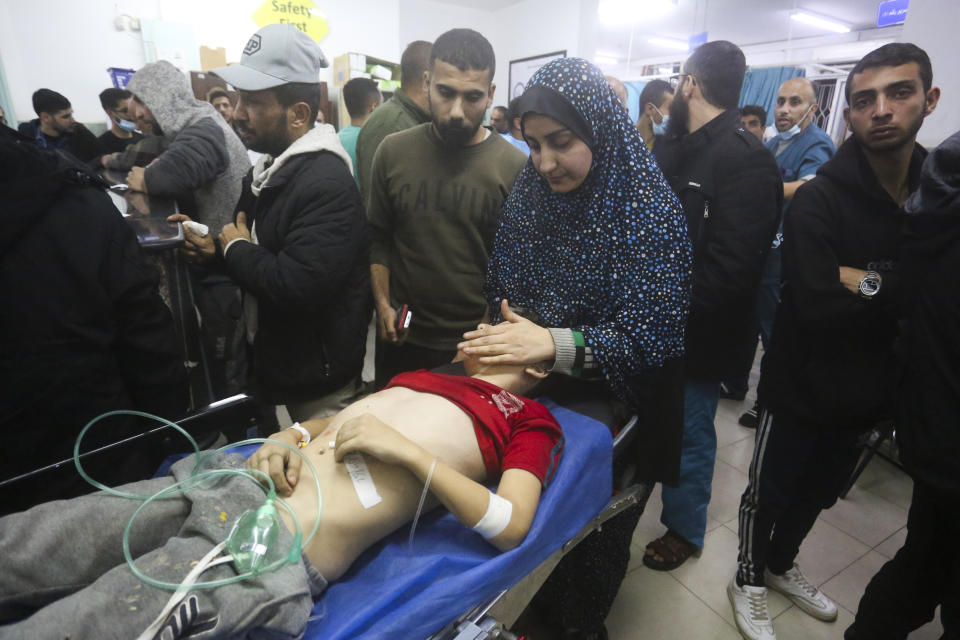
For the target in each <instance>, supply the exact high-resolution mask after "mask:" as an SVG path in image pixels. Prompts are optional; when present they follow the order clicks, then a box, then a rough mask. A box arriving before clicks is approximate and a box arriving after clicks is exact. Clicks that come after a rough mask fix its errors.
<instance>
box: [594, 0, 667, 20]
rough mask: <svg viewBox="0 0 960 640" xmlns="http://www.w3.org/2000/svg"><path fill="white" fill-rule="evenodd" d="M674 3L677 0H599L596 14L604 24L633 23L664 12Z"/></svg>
mask: <svg viewBox="0 0 960 640" xmlns="http://www.w3.org/2000/svg"><path fill="white" fill-rule="evenodd" d="M676 4H677V0H601V2H600V5H599V6H598V7H597V15H599V16H600V22H602V23H604V24H608V25H618V24H633V23H635V22H639V21H641V20H647V19H649V18H651V17H655V16H658V15H661V14H663V13H666V12H667V11H669V10H670V9H671V8H673V7H674V6H675V5H676Z"/></svg>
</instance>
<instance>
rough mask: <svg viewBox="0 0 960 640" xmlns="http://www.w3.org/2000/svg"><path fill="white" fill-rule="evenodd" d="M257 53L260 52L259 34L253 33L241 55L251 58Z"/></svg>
mask: <svg viewBox="0 0 960 640" xmlns="http://www.w3.org/2000/svg"><path fill="white" fill-rule="evenodd" d="M257 51H260V34H259V33H255V34H253V35H252V36H250V40H249V41H247V46H245V47H244V48H243V54H244V55H246V56H252V55H253V54H255V53H256V52H257Z"/></svg>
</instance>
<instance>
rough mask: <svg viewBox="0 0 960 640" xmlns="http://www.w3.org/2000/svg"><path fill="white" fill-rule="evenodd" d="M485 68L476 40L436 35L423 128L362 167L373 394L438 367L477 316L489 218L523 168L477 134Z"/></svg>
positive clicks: (482, 45) (468, 34)
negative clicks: (373, 329)
mask: <svg viewBox="0 0 960 640" xmlns="http://www.w3.org/2000/svg"><path fill="white" fill-rule="evenodd" d="M495 64H496V63H495V59H494V54H493V47H491V46H490V43H489V42H488V41H487V39H486V38H484V37H483V36H482V35H480V34H479V33H477V32H476V31H473V30H471V29H453V30H451V31H448V32H446V33H444V34H443V35H441V36H440V37H439V38H438V39H437V41H436V42H435V43H434V45H433V49H432V50H431V52H430V68H429V71H427V72H426V74H425V75H426V79H427V81H428V86H429V100H430V110H431V112H432V114H433V115H432V118H433V121H432V122H429V123H426V124H422V125H419V126H417V127H413V128H412V129H407V130H406V131H401V132H399V133H395V134H393V135H390V136H388V137H387V138H386V139H384V141H383V142H382V143H381V145H380V148H379V149H378V150H377V154H376V157H375V158H374V162H373V171H372V174H373V176H372V180H371V185H370V198H369V202H368V208H367V215H368V217H369V219H370V224H371V226H372V227H373V233H374V238H373V247H372V249H371V251H370V263H371V264H370V273H371V277H372V279H373V296H374V304H375V307H376V311H377V323H378V332H379V337H380V340H381V342H380V344H378V346H377V362H376V384H377V387H378V388H381V387H383V385H384V384H386V383H387V381H389V380H390V379H391V378H392V377H393V376H395V375H396V374H398V373H401V372H403V371H410V370H413V369H422V368H427V369H429V368H432V367H435V366H439V365H441V364H443V363H445V362H450V361H451V360H452V359H453V357H454V355H456V352H457V343H458V342H460V340H461V336H462V335H463V333H464V332H465V331H469V330H471V329H473V328H475V327H476V326H477V323H478V322H480V321H481V320H482V318H483V317H484V314H485V311H486V306H487V305H486V301H485V300H484V297H483V291H482V289H483V281H484V276H485V274H486V268H487V258H488V255H489V251H490V247H491V244H492V243H493V237H494V234H495V233H496V229H497V223H498V221H499V217H500V208H501V206H502V205H503V203H504V201H505V200H506V199H507V195H508V194H509V192H510V189H511V187H512V186H513V182H514V179H515V178H516V177H517V174H518V173H520V170H521V169H522V168H523V165H524V164H525V163H526V160H527V158H526V156H525V155H523V153H521V152H520V151H519V150H517V149H515V148H514V147H513V145H511V144H510V143H508V142H507V141H506V140H504V139H503V138H502V137H501V136H499V135H496V134H493V133H492V132H491V131H490V130H489V129H487V128H486V127H481V126H480V125H481V123H482V122H483V118H484V115H485V114H486V110H487V106H488V105H489V104H490V101H491V99H492V98H493V92H494V89H495V85H494V84H493V74H494V69H495ZM403 307H406V313H404V314H403V315H400V316H399V321H398V312H397V309H401V310H403ZM408 314H412V317H411V316H409V315H408ZM408 319H409V320H410V322H409V326H408V323H407V322H406V320H408Z"/></svg>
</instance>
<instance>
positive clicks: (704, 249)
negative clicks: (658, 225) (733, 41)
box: [654, 110, 783, 381]
mask: <svg viewBox="0 0 960 640" xmlns="http://www.w3.org/2000/svg"><path fill="white" fill-rule="evenodd" d="M654 152H655V154H656V156H657V161H658V162H659V163H660V168H661V169H662V170H663V174H664V176H666V178H667V180H668V181H669V182H670V186H671V187H672V188H673V190H674V192H675V193H676V194H677V197H678V198H679V199H680V203H681V205H683V210H684V213H686V216H687V227H688V230H689V233H690V239H691V241H692V242H693V293H692V299H691V306H690V317H689V318H688V319H687V333H686V356H685V367H686V376H687V378H693V379H701V380H717V381H720V380H724V379H726V378H729V377H731V376H734V375H736V374H737V372H738V371H742V370H743V369H744V368H745V367H748V366H749V362H745V361H744V358H745V357H746V356H750V357H752V351H751V350H750V346H749V344H748V343H752V344H755V343H756V339H757V335H756V330H755V329H756V323H755V320H754V309H755V305H756V297H757V291H758V289H759V285H760V276H761V273H762V270H763V264H764V261H765V260H766V257H767V253H768V252H769V251H770V244H771V242H772V241H773V237H774V235H775V234H776V232H777V226H778V225H779V221H780V209H781V204H782V201H783V183H782V181H781V179H780V171H779V169H777V164H776V162H775V161H774V159H773V155H771V153H770V152H769V151H768V150H767V149H765V148H764V146H763V145H762V144H760V142H759V141H758V140H757V139H756V137H755V136H753V135H752V134H750V133H748V132H747V131H746V130H745V129H743V127H742V126H741V125H740V116H739V114H738V113H737V111H735V110H731V111H726V112H724V113H722V114H721V115H719V116H717V117H716V118H714V119H713V120H711V121H710V122H708V123H707V124H706V125H704V126H703V127H701V128H700V129H698V130H697V131H695V132H693V133H692V134H689V135H685V136H680V137H678V136H676V135H668V136H665V137H664V138H663V139H662V140H658V142H657V144H656V146H655V147H654Z"/></svg>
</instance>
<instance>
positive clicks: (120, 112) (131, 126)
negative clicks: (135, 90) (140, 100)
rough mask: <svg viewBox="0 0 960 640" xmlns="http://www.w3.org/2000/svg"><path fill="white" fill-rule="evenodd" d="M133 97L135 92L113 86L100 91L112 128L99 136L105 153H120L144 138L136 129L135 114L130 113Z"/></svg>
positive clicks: (104, 109)
mask: <svg viewBox="0 0 960 640" xmlns="http://www.w3.org/2000/svg"><path fill="white" fill-rule="evenodd" d="M132 98H133V94H132V93H130V92H129V91H127V90H125V89H115V88H113V87H111V88H109V89H104V90H103V91H101V92H100V106H101V107H103V112H104V113H106V114H107V119H109V120H110V128H109V129H107V130H106V131H104V132H103V135H101V136H100V137H99V138H97V139H98V140H99V141H100V146H101V147H102V148H103V152H104V153H105V154H106V153H120V152H122V151H124V150H125V149H126V148H127V146H128V145H131V144H133V143H135V142H137V141H139V140H141V139H142V138H143V136H142V135H140V134H139V133H137V131H136V129H137V123H136V122H134V117H135V116H133V115H132V114H131V113H130V111H131V104H130V103H131V102H132Z"/></svg>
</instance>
